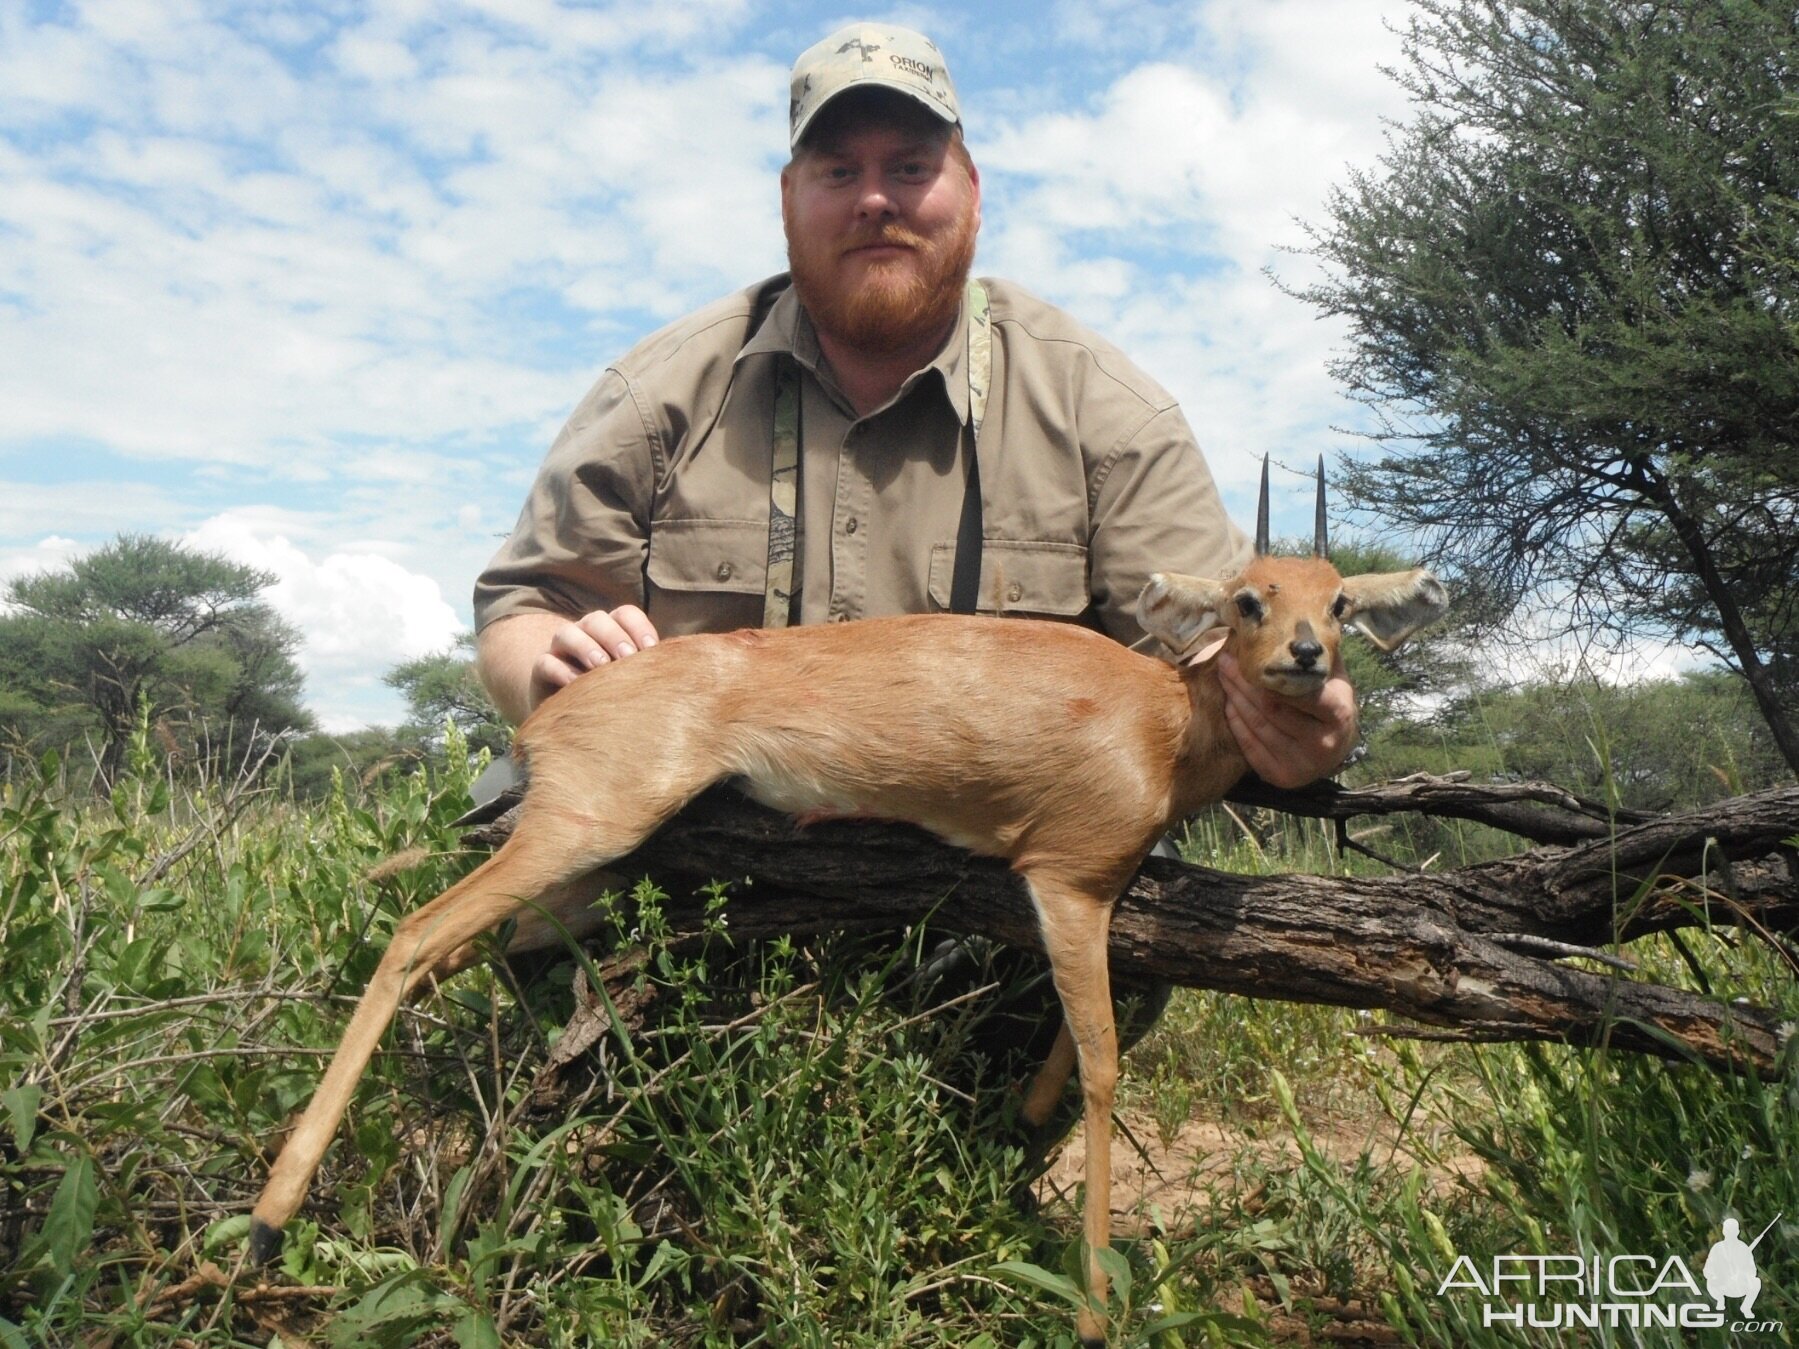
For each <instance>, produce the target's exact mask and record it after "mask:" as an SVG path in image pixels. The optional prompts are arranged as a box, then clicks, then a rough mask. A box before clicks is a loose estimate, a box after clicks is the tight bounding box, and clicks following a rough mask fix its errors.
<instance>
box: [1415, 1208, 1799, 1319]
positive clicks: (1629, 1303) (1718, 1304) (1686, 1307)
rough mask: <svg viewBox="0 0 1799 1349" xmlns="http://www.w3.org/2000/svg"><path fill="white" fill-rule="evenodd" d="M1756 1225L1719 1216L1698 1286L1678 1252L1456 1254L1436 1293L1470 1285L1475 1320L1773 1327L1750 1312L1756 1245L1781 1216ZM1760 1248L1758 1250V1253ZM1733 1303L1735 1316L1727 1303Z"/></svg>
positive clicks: (1757, 1291)
mask: <svg viewBox="0 0 1799 1349" xmlns="http://www.w3.org/2000/svg"><path fill="white" fill-rule="evenodd" d="M1781 1216H1782V1215H1781V1214H1778V1213H1777V1214H1775V1215H1774V1218H1773V1221H1771V1222H1769V1224H1768V1225H1767V1226H1766V1227H1764V1228H1762V1230H1761V1232H1760V1233H1759V1234H1758V1235H1757V1236H1756V1238H1755V1240H1754V1241H1750V1242H1745V1241H1743V1240H1742V1238H1741V1237H1739V1236H1738V1235H1737V1233H1738V1231H1739V1230H1740V1226H1739V1224H1738V1222H1737V1220H1736V1219H1735V1218H1726V1219H1724V1221H1723V1223H1722V1224H1721V1227H1722V1232H1723V1235H1722V1237H1721V1239H1720V1240H1718V1241H1715V1242H1713V1243H1712V1247H1711V1250H1710V1251H1709V1252H1708V1253H1707V1254H1706V1257H1705V1264H1704V1265H1703V1266H1702V1267H1701V1271H1700V1272H1701V1274H1702V1275H1703V1277H1704V1279H1705V1286H1704V1288H1703V1289H1702V1288H1701V1287H1700V1284H1699V1280H1697V1279H1695V1278H1694V1277H1693V1272H1692V1270H1691V1269H1690V1268H1688V1266H1687V1263H1686V1261H1684V1260H1682V1259H1681V1258H1680V1257H1679V1256H1678V1255H1670V1256H1668V1257H1666V1258H1665V1259H1663V1258H1658V1257H1656V1256H1652V1255H1634V1254H1633V1255H1611V1256H1604V1255H1523V1254H1510V1255H1496V1256H1494V1257H1493V1259H1492V1263H1491V1268H1482V1267H1480V1266H1477V1265H1476V1264H1475V1263H1474V1260H1473V1259H1472V1258H1471V1257H1469V1256H1466V1255H1458V1256H1457V1257H1456V1259H1455V1263H1454V1264H1453V1265H1451V1266H1450V1268H1449V1273H1448V1274H1446V1275H1445V1276H1444V1278H1443V1282H1442V1283H1441V1284H1440V1285H1438V1287H1437V1296H1438V1297H1447V1296H1450V1295H1452V1294H1460V1295H1462V1296H1466V1295H1467V1294H1468V1293H1474V1294H1477V1295H1478V1296H1479V1297H1480V1298H1482V1299H1483V1302H1482V1305H1481V1324H1482V1325H1483V1326H1495V1325H1512V1326H1517V1327H1519V1328H1520V1329H1523V1328H1525V1327H1529V1328H1530V1329H1533V1330H1573V1329H1577V1328H1584V1329H1598V1328H1600V1327H1608V1328H1611V1329H1620V1328H1623V1327H1627V1326H1628V1327H1631V1328H1637V1327H1645V1328H1647V1327H1654V1326H1663V1327H1669V1328H1673V1327H1680V1328H1682V1329H1685V1330H1701V1329H1711V1328H1726V1329H1729V1330H1730V1331H1732V1332H1733V1333H1735V1334H1770V1335H1778V1334H1780V1333H1781V1332H1782V1331H1783V1330H1785V1328H1786V1327H1785V1323H1784V1322H1781V1321H1765V1320H1764V1321H1758V1320H1755V1319H1754V1316H1755V1302H1756V1299H1757V1298H1758V1297H1760V1296H1761V1292H1762V1288H1763V1282H1762V1278H1761V1275H1760V1274H1759V1273H1758V1272H1757V1270H1756V1265H1755V1250H1756V1247H1758V1246H1760V1245H1761V1243H1762V1239H1763V1238H1764V1237H1766V1236H1767V1235H1768V1233H1769V1232H1771V1231H1773V1230H1774V1224H1775V1223H1778V1222H1779V1221H1780V1219H1781ZM1766 1254H1767V1253H1766V1252H1765V1251H1764V1252H1763V1256H1764V1258H1765V1256H1766ZM1731 1302H1734V1303H1736V1304H1737V1308H1736V1311H1737V1315H1736V1316H1735V1317H1732V1316H1731V1315H1729V1313H1727V1312H1726V1310H1725V1306H1726V1304H1727V1303H1731Z"/></svg>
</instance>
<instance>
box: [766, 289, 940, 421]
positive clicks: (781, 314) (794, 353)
mask: <svg viewBox="0 0 1799 1349" xmlns="http://www.w3.org/2000/svg"><path fill="white" fill-rule="evenodd" d="M775 354H780V355H787V356H791V357H792V358H793V359H794V360H795V361H797V362H799V364H800V365H801V366H802V367H803V368H804V369H806V370H808V371H810V372H811V374H812V376H813V377H814V378H815V379H819V380H820V382H821V383H827V384H834V382H833V381H827V380H825V379H823V377H822V376H821V375H820V373H819V366H820V364H821V362H822V361H823V359H824V358H823V354H822V353H821V352H820V351H819V349H818V333H817V331H816V330H815V329H814V328H813V326H812V319H811V318H810V316H808V315H807V313H806V311H805V309H804V308H803V307H802V306H801V305H800V301H799V296H798V295H796V294H795V293H794V289H793V287H792V286H791V285H789V286H788V287H787V288H786V289H785V290H783V291H782V292H781V293H780V295H779V296H778V297H776V299H775V302H774V304H773V305H771V306H770V307H769V311H768V317H767V318H766V319H764V320H763V321H762V326H761V327H760V328H758V329H757V330H756V335H755V336H754V337H752V338H751V339H750V340H749V341H748V342H746V343H744V345H743V348H742V350H740V351H739V352H738V353H737V358H736V359H737V361H742V360H743V359H744V357H746V356H766V355H775ZM933 370H935V371H936V372H937V373H938V375H939V376H941V378H942V387H943V391H944V393H945V394H947V395H948V397H949V402H950V406H951V407H952V408H954V409H955V413H956V420H957V421H959V422H962V423H963V424H965V425H966V424H967V422H968V418H969V405H968V297H967V295H966V293H965V294H964V295H963V297H962V303H961V305H960V306H958V307H957V309H956V325H955V327H953V328H952V329H950V334H949V336H948V337H947V338H946V339H944V343H943V346H942V347H941V348H940V349H939V350H938V352H937V354H936V356H934V357H933V358H932V359H931V362H930V364H928V365H926V366H925V367H924V368H923V369H922V370H918V371H916V372H914V373H913V374H912V375H911V376H909V377H908V378H907V380H906V383H905V384H904V385H903V386H902V387H901V389H900V392H899V394H898V395H897V396H896V400H895V401H897V400H898V398H904V397H905V396H906V394H908V393H909V392H911V390H912V389H913V388H915V387H916V386H917V384H918V382H919V381H920V380H921V379H926V378H928V377H929V376H930V372H931V371H933Z"/></svg>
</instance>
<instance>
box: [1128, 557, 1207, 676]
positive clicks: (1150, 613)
mask: <svg viewBox="0 0 1799 1349" xmlns="http://www.w3.org/2000/svg"><path fill="white" fill-rule="evenodd" d="M1223 608H1224V587H1223V586H1221V585H1219V584H1218V582H1216V581H1208V580H1205V579H1204V578H1203V577H1198V576H1177V575H1175V574H1173V573H1171V572H1157V573H1156V574H1155V575H1154V576H1152V577H1150V578H1149V583H1148V584H1147V585H1145V586H1144V587H1143V593H1142V594H1140V595H1139V596H1138V597H1137V621H1138V622H1139V623H1141V624H1142V625H1143V630H1144V631H1145V632H1147V633H1148V634H1149V635H1150V636H1152V637H1154V638H1156V639H1157V640H1159V641H1160V642H1161V643H1162V645H1163V646H1165V647H1167V648H1168V649H1169V650H1170V651H1172V652H1174V653H1175V655H1177V656H1184V655H1186V654H1187V652H1188V651H1190V650H1191V649H1192V648H1193V645H1194V643H1196V642H1197V641H1198V640H1199V639H1200V637H1201V636H1203V635H1204V633H1205V631H1206V629H1207V628H1212V627H1216V626H1217V625H1218V622H1219V614H1220V612H1221V611H1222V609H1223Z"/></svg>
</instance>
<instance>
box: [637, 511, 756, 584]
mask: <svg viewBox="0 0 1799 1349" xmlns="http://www.w3.org/2000/svg"><path fill="white" fill-rule="evenodd" d="M649 575H650V580H651V581H652V582H654V583H655V585H656V586H657V587H658V588H659V589H662V590H673V591H680V592H683V593H685V592H689V591H706V590H710V591H722V592H724V593H725V594H730V595H760V594H761V593H762V588H763V584H764V581H765V578H766V577H767V575H768V523H767V521H764V520H658V521H657V522H656V523H655V524H654V525H653V526H652V527H651V530H650V560H649Z"/></svg>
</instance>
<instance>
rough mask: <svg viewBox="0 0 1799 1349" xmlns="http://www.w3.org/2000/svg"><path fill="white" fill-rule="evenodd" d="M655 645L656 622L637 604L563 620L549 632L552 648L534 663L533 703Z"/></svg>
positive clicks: (532, 679) (623, 605)
mask: <svg viewBox="0 0 1799 1349" xmlns="http://www.w3.org/2000/svg"><path fill="white" fill-rule="evenodd" d="M654 645H656V628H655V625H653V624H652V623H651V622H650V619H649V615H647V614H645V613H644V611H643V610H642V609H639V608H638V607H637V606H636V605H635V604H621V605H619V607H618V608H616V609H612V610H606V609H595V610H594V611H593V612H592V613H590V614H583V615H581V617H580V618H577V619H575V620H574V621H573V622H569V623H564V624H562V625H561V626H560V627H558V628H557V629H556V630H555V631H554V632H552V633H551V634H550V649H549V650H548V651H546V652H544V654H543V655H541V656H539V657H538V658H537V660H536V662H535V663H534V664H533V665H532V667H531V685H532V691H533V692H534V693H537V696H536V697H535V698H533V699H532V705H533V706H536V705H537V704H538V703H540V702H542V701H543V700H544V699H545V698H547V697H549V696H550V695H551V694H552V693H554V692H555V691H556V690H557V689H559V688H564V687H566V686H567V685H569V684H571V683H573V682H574V680H575V677H576V676H577V675H581V674H585V673H586V672H587V671H589V670H592V669H596V668H597V667H599V666H601V665H605V664H608V663H609V662H611V661H615V660H623V659H624V658H625V657H626V656H635V655H636V654H637V653H638V652H639V651H642V650H643V649H644V648H646V647H652V646H654ZM540 689H541V690H542V692H540V693H538V692H537V691H538V690H540Z"/></svg>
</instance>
